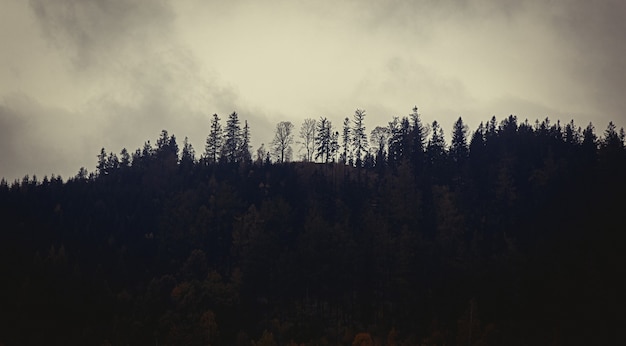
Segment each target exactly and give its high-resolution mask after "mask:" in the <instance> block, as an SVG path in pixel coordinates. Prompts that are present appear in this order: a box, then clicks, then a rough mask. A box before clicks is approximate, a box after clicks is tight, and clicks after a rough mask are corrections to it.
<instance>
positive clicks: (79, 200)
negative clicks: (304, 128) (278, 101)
mask: <svg viewBox="0 0 626 346" xmlns="http://www.w3.org/2000/svg"><path fill="white" fill-rule="evenodd" d="M233 114H234V115H231V116H230V118H229V124H228V126H227V127H226V132H225V140H224V144H223V145H224V147H223V149H222V151H221V152H219V155H221V156H220V157H221V158H223V160H218V151H217V147H218V146H219V145H218V144H219V143H218V142H219V141H212V142H210V143H209V141H207V143H209V144H208V146H207V148H209V149H208V150H207V152H208V154H207V155H205V158H206V159H205V160H200V161H197V160H195V158H194V150H193V147H191V145H190V144H189V143H188V142H187V141H186V140H185V142H184V146H183V151H182V155H181V157H180V158H179V153H178V145H177V144H176V138H175V137H174V136H170V135H169V134H168V133H167V131H163V132H162V133H161V136H160V137H159V139H158V140H157V146H156V147H152V146H151V145H150V142H146V145H145V146H144V148H143V149H142V150H139V149H138V150H137V151H136V152H135V153H134V154H133V155H132V159H131V157H130V155H129V154H128V151H126V149H124V150H123V151H122V153H121V155H120V157H121V161H120V160H118V158H117V156H116V155H115V154H112V153H111V154H107V152H106V151H105V150H104V149H102V151H101V153H100V154H99V155H98V166H97V173H96V174H88V173H87V171H86V170H85V169H84V168H81V170H80V171H79V174H78V175H77V176H76V177H73V178H70V179H69V180H67V182H64V181H63V180H61V178H60V177H54V176H53V177H52V178H51V179H48V178H47V177H46V178H44V179H43V180H42V181H38V180H37V178H36V177H32V178H30V177H28V176H27V177H25V178H24V179H23V180H22V181H21V182H15V183H13V184H10V185H9V184H7V182H6V181H4V180H3V181H2V184H0V220H1V222H2V227H1V229H2V231H1V232H0V256H2V258H1V259H0V273H2V275H3V284H2V285H0V287H1V288H0V344H2V343H4V344H6V345H43V344H77V345H78V344H80V345H95V344H113V345H126V344H129V345H130V344H133V345H147V344H159V345H166V344H174V345H200V344H213V345H250V344H251V340H256V342H255V344H256V345H292V344H300V343H307V344H311V345H318V344H327V345H356V344H372V343H374V344H383V343H385V342H386V344H387V345H418V344H419V345H443V344H446V345H502V344H505V345H527V344H540V345H545V344H555V345H558V344H561V345H572V344H621V343H623V342H624V337H623V336H622V335H623V333H622V332H621V329H623V327H624V326H623V321H624V318H623V305H621V304H620V303H619V302H620V301H622V300H623V297H622V296H623V292H625V291H626V287H625V285H624V280H623V278H624V277H626V270H625V269H624V268H625V266H624V260H625V258H624V253H626V252H625V250H626V249H625V245H626V232H624V223H623V220H622V216H623V214H622V213H623V212H624V206H625V203H624V196H626V179H624V177H626V152H625V149H624V134H623V131H622V132H618V131H617V130H616V129H615V126H614V125H613V124H610V125H609V127H608V129H607V130H606V132H605V133H604V135H603V136H602V138H598V137H597V136H596V135H595V134H594V129H593V126H591V125H590V126H588V127H587V128H586V129H585V130H584V131H581V129H580V128H576V127H575V126H574V124H573V123H570V124H568V125H566V127H565V128H564V129H563V128H562V127H561V125H560V124H559V123H557V124H550V122H549V121H548V119H546V120H545V121H543V122H541V123H539V122H537V123H536V124H535V125H534V126H531V125H529V124H528V123H527V122H525V123H521V124H520V123H518V121H517V118H516V117H514V116H511V117H509V118H507V119H505V120H503V121H502V122H500V123H499V124H498V123H497V122H496V120H495V118H493V119H491V120H490V121H489V122H487V125H486V126H483V124H481V125H480V127H479V128H478V129H477V131H475V132H473V134H472V135H468V134H467V129H466V127H465V125H463V122H462V120H461V119H460V118H459V120H458V121H457V123H456V124H455V127H454V129H453V130H452V133H453V143H452V146H451V147H450V148H449V149H448V148H447V146H446V144H445V141H444V137H443V130H442V129H441V128H440V127H439V125H438V124H437V123H433V125H432V128H431V131H430V136H429V137H428V138H426V133H427V130H426V129H425V128H424V127H423V126H422V125H421V122H420V121H419V116H418V114H417V108H415V109H414V114H413V115H412V122H409V120H408V118H403V119H395V120H394V121H393V122H392V123H391V125H390V131H389V133H390V136H389V137H390V142H389V144H388V147H389V152H388V153H384V152H383V149H384V147H385V146H384V143H382V144H378V143H377V144H376V146H374V145H373V144H372V145H373V150H378V151H379V152H378V153H377V152H374V154H373V155H372V154H369V153H368V155H369V156H364V157H365V159H364V163H363V165H362V166H363V167H361V164H358V165H356V166H357V167H353V166H352V165H347V164H346V163H347V161H348V160H347V156H348V153H347V151H346V150H344V151H343V152H344V153H343V154H341V160H339V162H340V163H329V162H330V161H332V157H333V155H334V153H335V152H337V149H336V148H335V150H334V151H333V150H331V149H330V147H331V145H330V143H331V134H332V130H331V127H330V123H329V122H327V121H326V119H325V118H322V119H320V121H319V122H318V132H317V136H318V137H317V138H316V143H317V147H316V150H317V152H316V157H317V158H319V159H321V160H322V161H324V162H326V163H323V164H316V163H311V162H296V163H281V164H271V163H269V162H268V161H263V160H262V158H261V159H259V160H257V161H256V162H255V163H252V162H251V158H250V157H249V153H248V155H245V157H244V159H240V158H241V155H238V154H237V150H238V149H237V148H239V147H242V145H241V144H240V143H238V142H237V141H238V140H239V139H238V138H239V137H238V136H239V135H238V131H239V130H238V123H237V121H238V119H237V118H236V113H233ZM215 117H216V118H217V116H215ZM325 121H326V123H325ZM231 127H232V129H231ZM230 130H232V131H230ZM357 130H358V128H357ZM357 130H354V131H357ZM247 131H248V129H247V126H246V127H245V133H246V134H245V136H244V145H243V147H244V149H243V150H245V151H248V149H247V144H245V138H248V137H247V136H249V133H248V132H247ZM324 131H326V132H324ZM381 131H382V130H381ZM231 132H232V133H231ZM379 132H380V131H379ZM381 133H382V132H381ZM338 136H339V135H338V133H337V134H336V135H335V137H338ZM231 137H232V138H231ZM229 141H230V142H229ZM337 141H338V140H337V138H335V142H337ZM468 141H469V143H468ZM214 142H215V143H214ZM231 142H233V143H235V142H237V143H235V144H233V143H231ZM231 144H232V145H231ZM231 147H232V148H231ZM214 149H215V150H214ZM361 149H362V148H361ZM356 155H357V160H360V158H361V157H360V156H359V152H358V150H357V154H356ZM374 157H375V159H374ZM385 160H387V161H385ZM382 167H386V168H385V169H381V168H382ZM385 340H386V341H385ZM353 342H354V343H353Z"/></svg>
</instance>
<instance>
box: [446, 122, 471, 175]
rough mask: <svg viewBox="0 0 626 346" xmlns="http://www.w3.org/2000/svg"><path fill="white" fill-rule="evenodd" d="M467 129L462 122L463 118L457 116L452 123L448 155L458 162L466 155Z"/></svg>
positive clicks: (463, 159)
mask: <svg viewBox="0 0 626 346" xmlns="http://www.w3.org/2000/svg"><path fill="white" fill-rule="evenodd" d="M467 130H468V128H467V125H465V124H463V119H461V117H459V119H458V120H457V121H456V122H455V123H454V127H453V129H452V142H451V144H450V156H451V158H452V160H453V161H454V162H456V163H458V164H460V163H462V162H464V161H465V159H466V158H467V155H468V151H469V150H468V147H467Z"/></svg>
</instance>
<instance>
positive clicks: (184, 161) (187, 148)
mask: <svg viewBox="0 0 626 346" xmlns="http://www.w3.org/2000/svg"><path fill="white" fill-rule="evenodd" d="M195 162H196V151H195V150H194V149H193V146H192V145H191V143H189V138H187V137H185V140H184V141H183V151H182V152H181V155H180V165H181V166H184V167H190V166H193V164H194V163H195Z"/></svg>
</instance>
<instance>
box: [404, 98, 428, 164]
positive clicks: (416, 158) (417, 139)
mask: <svg viewBox="0 0 626 346" xmlns="http://www.w3.org/2000/svg"><path fill="white" fill-rule="evenodd" d="M410 117H411V130H410V135H409V136H410V138H411V148H410V150H409V153H408V155H409V156H410V161H411V163H412V164H413V167H414V168H415V170H416V171H419V169H420V167H421V166H422V165H423V162H424V150H425V148H426V137H427V136H428V129H427V128H426V127H425V126H424V125H423V124H422V120H421V119H420V114H419V113H418V110H417V106H415V107H413V112H412V113H411V114H410Z"/></svg>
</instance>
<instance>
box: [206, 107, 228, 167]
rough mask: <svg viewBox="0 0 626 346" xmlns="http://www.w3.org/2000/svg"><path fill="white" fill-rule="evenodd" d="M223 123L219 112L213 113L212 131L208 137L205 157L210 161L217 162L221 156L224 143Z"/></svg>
mask: <svg viewBox="0 0 626 346" xmlns="http://www.w3.org/2000/svg"><path fill="white" fill-rule="evenodd" d="M223 140H224V139H223V137H222V125H221V124H220V118H219V116H218V115H217V114H213V119H211V131H210V132H209V136H208V137H207V139H206V146H205V150H204V157H205V159H206V160H207V161H208V162H210V163H216V162H217V160H218V159H219V157H220V153H221V151H222V145H223Z"/></svg>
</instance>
